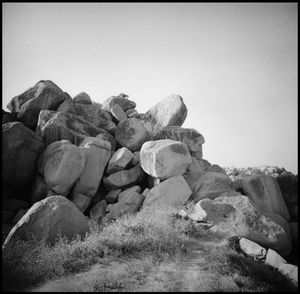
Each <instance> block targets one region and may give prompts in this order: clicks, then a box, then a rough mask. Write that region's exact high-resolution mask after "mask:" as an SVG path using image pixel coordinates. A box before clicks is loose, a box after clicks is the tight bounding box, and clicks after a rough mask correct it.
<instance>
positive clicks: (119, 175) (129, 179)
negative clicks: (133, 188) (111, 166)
mask: <svg viewBox="0 0 300 294" xmlns="http://www.w3.org/2000/svg"><path fill="white" fill-rule="evenodd" d="M143 179H144V172H143V169H142V168H141V167H140V166H139V165H136V166H135V167H133V168H131V169H127V170H122V171H119V172H116V173H114V174H112V175H110V176H108V177H106V178H104V179H103V185H104V187H105V188H106V189H108V190H112V189H118V188H123V187H126V186H129V185H133V184H138V183H140V182H141V181H142V180H143Z"/></svg>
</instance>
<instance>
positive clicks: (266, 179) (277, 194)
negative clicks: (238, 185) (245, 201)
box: [242, 175, 290, 222]
mask: <svg viewBox="0 0 300 294" xmlns="http://www.w3.org/2000/svg"><path fill="white" fill-rule="evenodd" d="M242 188H243V191H244V193H245V195H246V196H248V197H249V198H250V199H251V200H252V201H253V202H254V203H255V204H256V205H257V206H258V207H259V209H260V210H262V211H267V212H274V213H277V214H279V215H281V216H282V217H283V218H285V220H286V221H287V222H289V221H290V216H289V212H288V210H287V207H286V204H285V202H284V199H283V197H282V194H281V191H280V188H279V185H278V183H277V181H276V179H275V178H273V177H271V176H265V175H254V176H250V177H246V178H244V179H243V180H242Z"/></svg>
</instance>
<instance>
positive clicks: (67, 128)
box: [35, 110, 115, 146]
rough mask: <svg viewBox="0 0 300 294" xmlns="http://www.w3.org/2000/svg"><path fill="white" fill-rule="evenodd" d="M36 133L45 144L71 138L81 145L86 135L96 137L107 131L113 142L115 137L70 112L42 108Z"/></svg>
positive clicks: (112, 142)
mask: <svg viewBox="0 0 300 294" xmlns="http://www.w3.org/2000/svg"><path fill="white" fill-rule="evenodd" d="M35 132H36V134H37V135H39V136H40V137H42V139H43V141H44V143H45V145H46V146H47V145H49V144H51V143H52V142H55V141H59V140H63V139H65V140H70V141H71V142H72V143H73V144H75V145H77V146H78V145H80V143H81V142H82V141H83V139H84V138H86V137H96V136H97V135H98V134H101V133H105V134H106V135H107V136H108V138H109V141H110V142H111V144H112V145H113V144H115V138H114V137H113V136H112V135H110V134H109V133H108V132H107V131H106V130H104V129H101V128H97V127H95V126H94V125H93V124H92V123H90V122H89V121H87V120H85V119H83V118H82V117H80V116H77V115H75V114H72V113H69V112H59V111H58V112H56V111H51V110H42V111H41V112H40V115H39V121H38V124H37V128H36V131H35Z"/></svg>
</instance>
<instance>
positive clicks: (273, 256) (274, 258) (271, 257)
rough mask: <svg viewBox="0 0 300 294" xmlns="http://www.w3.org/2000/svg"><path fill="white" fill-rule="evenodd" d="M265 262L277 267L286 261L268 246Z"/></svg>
mask: <svg viewBox="0 0 300 294" xmlns="http://www.w3.org/2000/svg"><path fill="white" fill-rule="evenodd" d="M265 263H267V264H269V265H271V266H273V267H275V268H277V269H278V268H279V265H280V264H281V263H287V261H286V260H285V259H284V258H282V257H281V256H280V255H279V254H278V253H277V252H276V251H274V250H273V249H271V248H269V249H268V252H267V257H266V260H265Z"/></svg>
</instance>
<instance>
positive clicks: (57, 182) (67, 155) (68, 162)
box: [38, 140, 86, 196]
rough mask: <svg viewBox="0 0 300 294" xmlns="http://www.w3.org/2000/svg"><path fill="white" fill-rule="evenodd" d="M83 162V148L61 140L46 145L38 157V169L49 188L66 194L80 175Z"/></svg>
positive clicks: (60, 193) (57, 192)
mask: <svg viewBox="0 0 300 294" xmlns="http://www.w3.org/2000/svg"><path fill="white" fill-rule="evenodd" d="M85 163H86V157H85V152H84V149H83V148H79V147H77V146H75V145H74V144H71V143H70V142H68V141H66V140H62V142H60V141H56V142H53V143H51V144H50V145H48V147H47V148H46V149H45V151H44V152H43V153H42V154H41V156H40V158H39V161H38V169H39V172H40V173H41V174H42V175H43V176H44V178H45V181H46V184H47V185H48V186H49V188H50V189H51V190H53V191H54V192H55V193H56V194H57V195H63V196H66V195H67V194H68V193H69V191H70V189H71V188H72V186H73V185H74V183H75V181H76V180H77V179H78V178H79V176H80V175H81V173H82V171H83V169H84V166H85Z"/></svg>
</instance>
